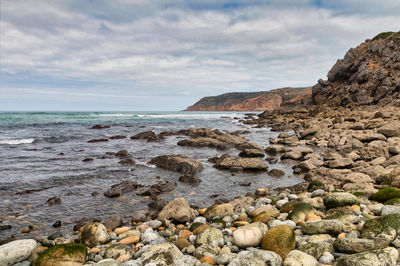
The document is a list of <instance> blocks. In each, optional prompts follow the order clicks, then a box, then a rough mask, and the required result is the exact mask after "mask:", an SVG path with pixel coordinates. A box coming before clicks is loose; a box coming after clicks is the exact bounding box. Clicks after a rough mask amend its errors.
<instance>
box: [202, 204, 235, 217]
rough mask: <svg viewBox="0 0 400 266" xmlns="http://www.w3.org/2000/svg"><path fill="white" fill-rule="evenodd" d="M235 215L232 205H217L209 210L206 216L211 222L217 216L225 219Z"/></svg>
mask: <svg viewBox="0 0 400 266" xmlns="http://www.w3.org/2000/svg"><path fill="white" fill-rule="evenodd" d="M234 214H235V213H234V211H233V205H232V204H231V203H222V204H215V205H212V206H211V207H209V208H207V210H206V212H205V213H204V216H205V217H206V218H207V219H208V220H211V219H212V218H213V217H215V216H219V217H220V218H223V217H225V216H233V215H234Z"/></svg>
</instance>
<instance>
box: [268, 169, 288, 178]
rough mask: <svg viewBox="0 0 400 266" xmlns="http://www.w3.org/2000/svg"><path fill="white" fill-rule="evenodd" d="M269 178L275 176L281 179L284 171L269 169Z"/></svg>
mask: <svg viewBox="0 0 400 266" xmlns="http://www.w3.org/2000/svg"><path fill="white" fill-rule="evenodd" d="M267 174H268V175H270V176H275V177H282V176H284V175H285V171H283V170H280V169H271V170H269V171H268V173H267Z"/></svg>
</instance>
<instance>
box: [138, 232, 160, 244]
mask: <svg viewBox="0 0 400 266" xmlns="http://www.w3.org/2000/svg"><path fill="white" fill-rule="evenodd" d="M158 238H159V235H158V234H156V233H154V232H153V231H152V230H151V229H150V230H149V229H148V230H146V231H145V232H144V233H143V234H142V235H141V239H142V242H143V243H145V244H149V243H151V242H153V241H154V240H156V239H158Z"/></svg>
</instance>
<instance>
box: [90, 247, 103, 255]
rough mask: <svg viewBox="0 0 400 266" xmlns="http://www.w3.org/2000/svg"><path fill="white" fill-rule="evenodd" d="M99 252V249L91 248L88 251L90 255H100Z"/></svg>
mask: <svg viewBox="0 0 400 266" xmlns="http://www.w3.org/2000/svg"><path fill="white" fill-rule="evenodd" d="M100 252H101V249H99V248H92V249H91V250H90V253H96V254H97V253H100Z"/></svg>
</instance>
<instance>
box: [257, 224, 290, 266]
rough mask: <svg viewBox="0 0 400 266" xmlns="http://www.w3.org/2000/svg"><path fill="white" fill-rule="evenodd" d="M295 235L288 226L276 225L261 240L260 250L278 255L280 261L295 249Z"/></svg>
mask: <svg viewBox="0 0 400 266" xmlns="http://www.w3.org/2000/svg"><path fill="white" fill-rule="evenodd" d="M295 246H296V235H295V233H294V231H293V229H292V228H291V227H290V226H288V225H284V224H283V225H278V226H275V227H273V228H271V229H270V230H269V231H268V232H267V233H266V234H265V235H264V237H263V238H262V240H261V248H262V249H264V250H270V251H273V252H276V253H277V254H279V255H280V256H281V257H282V259H285V258H286V255H287V254H288V253H289V252H290V251H291V250H293V249H294V248H295Z"/></svg>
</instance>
